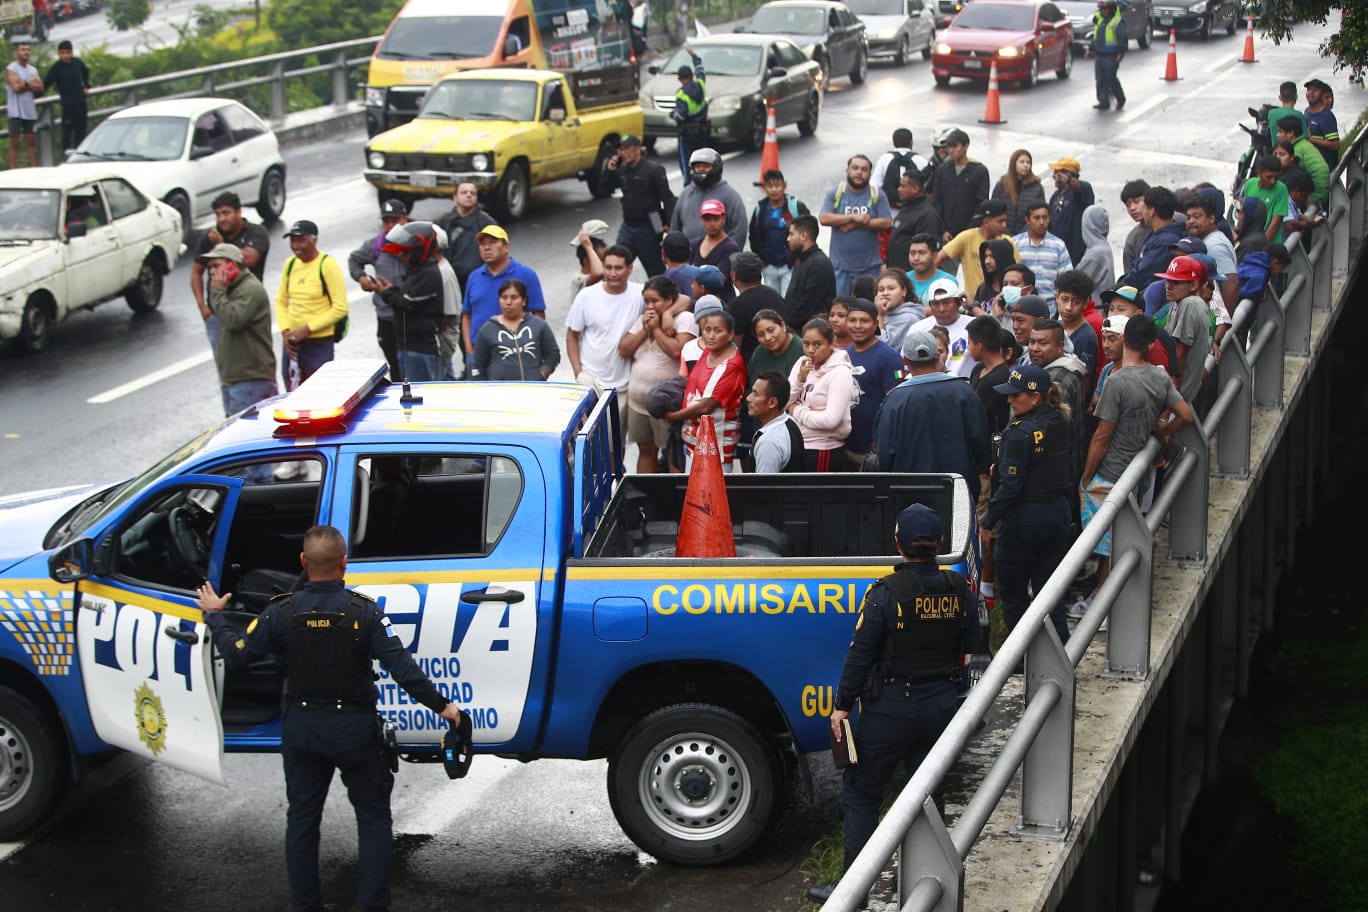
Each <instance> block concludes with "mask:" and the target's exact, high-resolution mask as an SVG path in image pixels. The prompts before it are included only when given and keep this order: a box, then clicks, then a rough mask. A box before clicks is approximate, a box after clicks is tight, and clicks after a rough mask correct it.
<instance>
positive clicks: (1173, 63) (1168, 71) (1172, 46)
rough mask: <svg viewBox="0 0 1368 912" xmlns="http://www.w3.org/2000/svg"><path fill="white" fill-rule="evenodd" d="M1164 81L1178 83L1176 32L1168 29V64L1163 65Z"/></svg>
mask: <svg viewBox="0 0 1368 912" xmlns="http://www.w3.org/2000/svg"><path fill="white" fill-rule="evenodd" d="M1164 81H1165V82H1177V81H1178V32H1177V31H1175V30H1174V29H1169V52H1168V63H1166V64H1165V65H1164Z"/></svg>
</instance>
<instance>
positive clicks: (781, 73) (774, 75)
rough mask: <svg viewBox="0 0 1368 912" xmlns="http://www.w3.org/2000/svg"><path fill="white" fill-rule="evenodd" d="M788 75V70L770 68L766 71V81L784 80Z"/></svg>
mask: <svg viewBox="0 0 1368 912" xmlns="http://www.w3.org/2000/svg"><path fill="white" fill-rule="evenodd" d="M787 75H788V70H786V69H784V68H783V67H780V66H777V67H770V68H769V69H768V70H766V71H765V78H766V79H783V78H784V77H785V76H787Z"/></svg>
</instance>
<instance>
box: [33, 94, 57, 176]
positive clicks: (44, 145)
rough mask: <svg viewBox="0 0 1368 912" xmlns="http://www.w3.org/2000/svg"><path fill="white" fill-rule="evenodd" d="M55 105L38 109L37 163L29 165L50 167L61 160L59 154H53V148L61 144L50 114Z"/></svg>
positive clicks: (42, 106)
mask: <svg viewBox="0 0 1368 912" xmlns="http://www.w3.org/2000/svg"><path fill="white" fill-rule="evenodd" d="M56 107H57V106H56V105H41V106H40V107H39V108H38V123H37V126H36V129H37V132H38V161H36V162H29V164H30V165H42V166H44V167H51V166H52V165H54V164H56V163H57V161H58V160H59V159H60V158H61V155H60V154H57V153H54V152H53V149H54V147H57V146H60V145H61V144H62V139H61V135H60V134H59V133H58V132H57V130H56V128H55V126H54V125H53V115H52V112H53V111H54V110H55V109H56Z"/></svg>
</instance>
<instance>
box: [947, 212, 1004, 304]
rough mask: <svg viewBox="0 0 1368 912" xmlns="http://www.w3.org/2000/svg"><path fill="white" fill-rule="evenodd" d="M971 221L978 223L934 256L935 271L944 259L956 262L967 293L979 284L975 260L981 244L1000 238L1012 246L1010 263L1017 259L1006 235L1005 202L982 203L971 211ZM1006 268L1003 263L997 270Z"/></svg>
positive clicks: (980, 263) (980, 273) (980, 277)
mask: <svg viewBox="0 0 1368 912" xmlns="http://www.w3.org/2000/svg"><path fill="white" fill-rule="evenodd" d="M974 218H975V219H976V220H977V221H978V224H977V225H976V226H974V227H972V228H966V229H964V230H963V231H961V232H960V233H959V234H957V235H955V236H954V237H953V238H951V239H950V241H949V243H947V244H946V245H945V246H944V247H942V248H941V249H940V252H939V253H937V254H936V268H937V269H939V268H940V267H941V266H942V265H944V264H945V261H946V260H959V264H960V269H961V270H963V271H964V285H963V286H962V287H963V288H964V289H965V290H966V291H969V292H970V293H972V292H973V291H974V289H976V288H978V287H979V286H980V285H982V284H983V261H982V259H981V258H980V257H979V250H980V248H982V247H983V245H984V244H986V243H988V242H989V241H995V240H997V239H999V238H1001V239H1002V240H1004V241H1006V242H1007V243H1008V244H1010V245H1011V247H1012V262H1013V263H1016V262H1019V261H1020V260H1021V251H1019V250H1017V245H1016V244H1015V243H1013V241H1012V239H1011V238H1009V237H1007V236H1006V235H1007V203H1006V201H1005V200H1000V199H986V200H984V201H983V202H981V203H979V204H978V207H977V208H975V210H974ZM1006 268H1007V264H1006V263H999V264H998V269H1006Z"/></svg>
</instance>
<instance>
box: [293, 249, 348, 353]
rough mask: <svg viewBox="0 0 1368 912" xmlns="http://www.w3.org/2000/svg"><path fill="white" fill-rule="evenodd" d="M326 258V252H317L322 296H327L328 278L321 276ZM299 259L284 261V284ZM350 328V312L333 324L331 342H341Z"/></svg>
mask: <svg viewBox="0 0 1368 912" xmlns="http://www.w3.org/2000/svg"><path fill="white" fill-rule="evenodd" d="M327 258H328V255H327V254H326V253H323V254H319V257H318V284H319V285H322V286H323V297H325V298H326V297H328V280H327V279H325V278H323V261H324V260H326V259H327ZM298 261H299V257H295V256H292V257H290V258H289V259H288V260H286V261H285V284H286V285H288V284H289V282H290V272H291V271H292V270H293V269H294V264H295V263H296V262H298ZM349 329H351V314H348V315H347V316H345V317H343V318H342V319H340V320H338V321H337V322H336V323H334V324H333V342H334V343H337V342H341V341H342V340H343V339H345V338H347V330H349Z"/></svg>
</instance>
